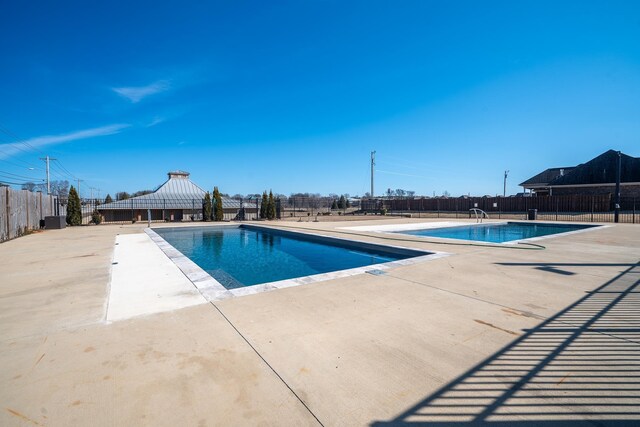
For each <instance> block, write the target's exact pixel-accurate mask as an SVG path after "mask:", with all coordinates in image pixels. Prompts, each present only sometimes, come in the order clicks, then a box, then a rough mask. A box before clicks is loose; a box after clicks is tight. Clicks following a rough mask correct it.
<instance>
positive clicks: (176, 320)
mask: <svg viewBox="0 0 640 427" xmlns="http://www.w3.org/2000/svg"><path fill="white" fill-rule="evenodd" d="M393 222H397V223H411V222H425V219H424V218H423V219H419V220H411V219H399V218H398V219H395V218H394V219H393ZM374 223H381V224H389V223H390V220H388V219H385V220H381V221H376V220H373V221H370V220H367V221H361V222H358V221H351V222H349V226H358V225H367V224H374ZM198 225H201V224H198ZM269 225H270V226H275V227H282V228H286V229H291V228H300V229H305V230H306V231H307V232H314V233H316V232H317V233H320V232H321V233H322V234H326V235H334V236H336V237H343V238H344V237H348V238H351V239H354V240H361V241H365V242H371V243H381V244H385V243H386V244H392V245H399V246H406V247H413V248H417V249H422V250H435V251H442V252H448V253H451V254H452V255H451V256H448V257H444V258H439V259H435V260H432V261H428V262H424V263H418V264H413V265H406V266H399V267H396V268H393V269H391V270H388V271H387V274H385V275H382V276H374V275H370V274H361V275H355V276H349V277H342V278H337V279H334V280H328V281H324V282H318V283H311V284H307V285H302V286H296V287H290V288H286V289H278V290H274V291H271V292H264V293H259V294H255V295H249V296H243V297H238V298H232V299H227V300H223V301H216V302H215V303H214V304H210V303H206V304H202V303H198V304H196V305H190V304H187V305H188V306H185V307H180V306H179V305H175V306H172V305H171V304H170V305H169V307H168V308H167V307H163V308H162V310H160V311H161V312H156V313H149V314H146V315H142V316H137V317H131V318H127V319H124V320H120V321H113V322H107V321H106V313H107V310H108V301H109V283H110V275H111V273H112V265H111V263H112V262H113V256H114V250H117V249H116V248H117V246H116V245H115V243H116V238H118V239H133V240H137V239H141V240H140V241H141V242H142V243H144V238H145V236H146V234H144V227H143V226H142V225H137V224H136V225H126V226H116V225H105V226H92V227H80V228H71V229H65V230H52V231H47V232H43V233H36V234H33V235H30V236H26V237H23V238H20V239H16V240H13V241H9V242H6V243H3V244H1V245H0V260H2V262H1V263H0V324H1V325H2V328H0V341H1V346H2V347H1V350H0V363H1V365H0V366H1V368H0V375H1V377H0V378H1V381H2V387H1V389H0V402H1V403H2V409H1V412H0V414H1V415H0V424H1V425H149V426H155V425H202V426H205V425H255V424H264V425H296V426H297V425H318V424H319V423H321V424H323V425H327V426H328V425H349V426H350V425H371V424H376V425H402V424H410V423H413V422H417V423H423V424H425V423H433V425H437V423H439V422H445V423H457V424H456V425H472V424H474V423H475V424H478V423H482V422H484V423H489V424H490V423H492V422H496V423H499V422H509V423H511V424H516V425H517V424H518V423H522V425H523V426H524V425H527V426H529V425H533V423H534V422H543V423H544V424H545V425H551V424H554V423H555V424H554V425H564V424H566V423H573V424H576V425H578V424H586V423H587V421H588V420H589V421H598V422H600V423H602V424H604V425H607V424H610V425H623V424H624V422H625V421H626V422H628V423H629V425H632V423H633V421H632V420H636V421H637V420H639V419H640V409H639V408H640V391H639V390H640V379H638V366H639V365H640V327H639V326H640V318H639V317H638V313H639V310H638V308H640V307H639V306H640V303H639V300H638V289H637V287H638V284H639V280H640V266H638V262H639V261H640V226H638V225H631V224H620V225H615V226H612V227H608V228H602V229H598V230H594V231H590V232H586V233H580V234H575V235H568V236H560V237H557V238H551V239H547V240H544V241H543V242H541V243H542V244H543V245H544V246H545V247H546V249H545V250H531V249H509V248H504V247H495V246H494V247H491V246H489V245H486V246H482V245H480V246H478V245H475V246H465V245H460V244H457V245H454V244H450V243H443V242H429V241H425V240H420V241H418V240H417V239H412V238H411V236H398V237H394V240H393V241H389V240H386V239H385V236H381V235H380V233H377V234H376V233H372V232H354V233H352V234H349V235H345V234H344V231H345V230H341V229H340V227H343V226H344V222H320V223H314V222H301V223H298V222H287V221H283V222H275V223H269ZM117 235H119V236H117ZM152 250H153V249H152ZM119 265H120V261H118V265H116V266H113V267H117V266H119ZM165 267H166V268H167V270H166V274H167V275H169V276H167V277H175V281H176V282H177V281H180V280H183V279H184V276H183V277H182V278H181V279H178V277H179V276H172V275H173V274H175V273H176V271H178V270H177V267H175V270H174V269H172V266H170V265H168V266H165ZM165 267H162V268H154V269H153V271H152V272H153V273H158V272H159V271H163V269H164V268H165ZM129 268H134V269H135V266H129ZM141 268H144V269H145V270H146V269H149V268H150V267H149V266H142V267H141ZM140 274H143V273H142V272H141V273H140ZM143 277H144V274H143ZM141 280H142V281H144V279H138V280H137V281H138V282H140V281H141ZM176 282H174V279H170V280H169V283H167V285H172V284H173V285H175V283H176ZM182 283H183V284H185V282H182ZM147 285H148V283H147ZM594 291H597V292H594ZM176 293H179V292H174V293H173V294H172V291H168V294H171V295H175V294H176ZM193 298H195V299H194V300H193V302H194V303H195V302H196V300H197V299H198V296H197V295H195V294H193ZM124 299H125V300H126V299H127V298H124ZM134 306H138V305H137V304H135V305H134ZM124 317H126V316H124Z"/></svg>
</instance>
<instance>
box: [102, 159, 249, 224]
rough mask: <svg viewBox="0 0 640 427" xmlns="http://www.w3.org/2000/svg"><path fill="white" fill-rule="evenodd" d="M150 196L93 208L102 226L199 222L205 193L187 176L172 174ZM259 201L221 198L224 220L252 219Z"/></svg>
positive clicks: (181, 172)
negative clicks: (112, 223) (127, 223)
mask: <svg viewBox="0 0 640 427" xmlns="http://www.w3.org/2000/svg"><path fill="white" fill-rule="evenodd" d="M167 175H168V176H169V178H168V179H167V181H166V182H164V184H162V185H160V187H158V189H157V190H155V191H154V192H153V193H149V194H145V195H142V196H138V197H132V198H130V199H125V200H118V201H115V202H111V203H105V204H103V205H100V206H98V207H97V209H98V211H99V212H100V214H101V215H102V216H103V218H104V221H105V222H122V221H132V220H134V221H147V220H148V215H149V214H150V217H151V221H183V220H185V221H198V220H202V206H203V202H204V195H205V193H206V191H205V190H203V189H202V188H200V187H199V186H198V185H196V184H194V183H193V182H192V181H191V180H190V179H189V173H188V172H184V171H174V172H169V173H168V174H167ZM259 203H260V201H259V200H255V201H253V200H251V201H249V202H248V203H247V204H246V205H245V204H243V202H241V201H240V200H236V199H231V198H228V197H222V211H223V214H224V215H223V216H224V219H225V220H227V221H229V220H234V219H242V217H243V216H244V219H255V218H256V212H257V211H258V209H259Z"/></svg>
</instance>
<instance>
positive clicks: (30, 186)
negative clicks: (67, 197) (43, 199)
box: [22, 182, 46, 192]
mask: <svg viewBox="0 0 640 427" xmlns="http://www.w3.org/2000/svg"><path fill="white" fill-rule="evenodd" d="M43 187H44V189H46V186H44V184H35V183H33V182H25V183H24V184H22V189H23V190H27V191H31V192H33V191H42V190H43Z"/></svg>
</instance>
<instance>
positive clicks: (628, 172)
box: [520, 150, 640, 197]
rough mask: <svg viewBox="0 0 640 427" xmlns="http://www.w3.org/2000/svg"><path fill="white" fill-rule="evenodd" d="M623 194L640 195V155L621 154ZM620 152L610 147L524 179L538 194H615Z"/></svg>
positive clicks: (526, 185)
mask: <svg viewBox="0 0 640 427" xmlns="http://www.w3.org/2000/svg"><path fill="white" fill-rule="evenodd" d="M620 166H621V169H620V194H621V196H623V197H640V158H638V157H631V156H628V155H626V154H622V153H621V154H620ZM617 171H618V152H617V151H614V150H609V151H606V152H604V153H602V154H600V155H599V156H597V157H595V158H593V159H591V160H589V161H588V162H586V163H583V164H580V165H578V166H575V167H564V168H550V169H547V170H545V171H543V172H540V173H539V174H537V175H535V176H533V177H531V178H529V179H528V180H526V181H524V182H522V183H520V185H521V186H522V187H523V188H524V190H525V192H526V191H527V190H529V191H530V192H533V193H534V195H536V196H553V195H555V196H560V195H599V194H614V193H615V187H616V177H617Z"/></svg>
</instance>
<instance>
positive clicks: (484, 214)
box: [469, 208, 489, 223]
mask: <svg viewBox="0 0 640 427" xmlns="http://www.w3.org/2000/svg"><path fill="white" fill-rule="evenodd" d="M472 211H473V213H474V214H476V223H478V222H482V217H483V216H484V217H485V218H487V219H489V214H487V213H486V212H485V211H483V210H482V209H478V208H471V209H469V212H472ZM478 213H479V214H480V216H478Z"/></svg>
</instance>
